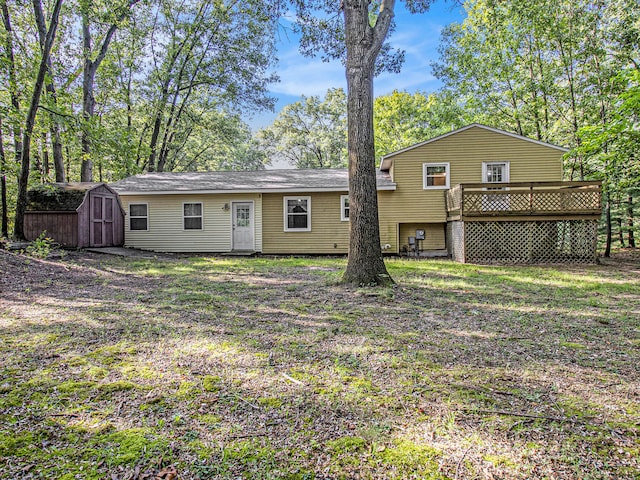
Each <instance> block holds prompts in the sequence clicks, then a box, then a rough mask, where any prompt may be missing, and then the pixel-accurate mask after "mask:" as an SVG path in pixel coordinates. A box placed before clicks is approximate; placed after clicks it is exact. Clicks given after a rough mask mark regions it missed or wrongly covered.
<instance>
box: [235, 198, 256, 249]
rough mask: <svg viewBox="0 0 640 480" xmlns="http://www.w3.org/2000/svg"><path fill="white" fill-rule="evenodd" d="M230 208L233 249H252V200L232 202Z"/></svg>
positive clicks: (253, 244)
mask: <svg viewBox="0 0 640 480" xmlns="http://www.w3.org/2000/svg"><path fill="white" fill-rule="evenodd" d="M231 210H232V215H233V218H232V222H233V224H232V229H233V234H232V242H233V245H232V248H233V250H254V249H255V242H254V228H253V202H233V203H232V208H231Z"/></svg>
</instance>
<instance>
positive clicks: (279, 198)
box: [262, 192, 349, 254]
mask: <svg viewBox="0 0 640 480" xmlns="http://www.w3.org/2000/svg"><path fill="white" fill-rule="evenodd" d="M346 193H347V192H326V193H324V192H320V193H298V194H296V193H286V194H284V193H265V194H264V195H263V198H262V217H263V218H262V220H263V221H262V225H263V235H264V243H263V249H262V251H263V253H267V254H311V253H321V254H345V253H347V252H348V251H349V222H343V221H342V220H340V195H346ZM284 197H300V198H302V197H310V198H311V231H309V232H306V231H300V232H291V231H289V232H285V231H284V200H283V198H284Z"/></svg>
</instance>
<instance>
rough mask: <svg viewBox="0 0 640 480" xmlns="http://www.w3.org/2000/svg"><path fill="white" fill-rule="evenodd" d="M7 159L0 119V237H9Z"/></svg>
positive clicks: (0, 119) (0, 120)
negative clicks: (0, 224)
mask: <svg viewBox="0 0 640 480" xmlns="http://www.w3.org/2000/svg"><path fill="white" fill-rule="evenodd" d="M6 168H7V159H6V158H5V156H4V136H3V135H2V118H0V197H1V201H2V230H1V231H0V235H2V237H4V238H6V237H8V236H9V214H8V212H7V173H6Z"/></svg>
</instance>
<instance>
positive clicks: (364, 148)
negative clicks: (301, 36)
mask: <svg viewBox="0 0 640 480" xmlns="http://www.w3.org/2000/svg"><path fill="white" fill-rule="evenodd" d="M343 5H344V7H343V8H344V17H345V36H346V45H347V67H346V75H347V91H348V93H347V130H348V138H347V148H348V152H349V208H350V210H351V214H350V215H349V218H350V221H351V232H350V238H349V259H348V263H347V269H346V271H345V273H344V276H343V281H344V282H345V283H350V284H354V285H388V284H391V283H393V280H392V279H391V277H390V276H389V274H388V273H387V268H386V266H385V264H384V259H383V257H382V250H381V248H380V225H379V222H378V191H377V186H376V171H375V148H374V138H373V74H374V67H375V61H376V58H377V56H378V53H379V52H380V48H381V47H382V43H383V42H384V39H385V37H386V35H387V32H388V29H389V25H390V23H391V19H392V18H393V6H394V2H393V1H390V2H388V1H385V2H382V7H381V12H380V15H379V16H378V18H377V21H376V25H375V26H374V27H371V26H370V24H369V10H368V5H369V2H368V1H364V0H346V1H345V2H343Z"/></svg>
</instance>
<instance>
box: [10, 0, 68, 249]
mask: <svg viewBox="0 0 640 480" xmlns="http://www.w3.org/2000/svg"><path fill="white" fill-rule="evenodd" d="M62 1H63V0H56V2H55V4H54V7H53V12H52V13H51V20H50V21H49V28H48V30H47V35H46V37H45V42H44V48H43V49H42V58H41V59H40V66H39V68H38V74H37V76H36V79H35V83H34V86H33V93H32V95H31V103H30V104H29V111H28V112H27V117H26V120H25V124H24V130H23V134H22V158H21V162H20V175H19V177H18V200H17V202H16V219H15V224H14V230H13V234H14V236H15V237H16V239H17V240H24V239H25V236H24V213H25V210H26V207H27V186H28V183H29V169H30V167H31V135H32V134H33V129H34V127H35V123H36V114H37V113H38V106H39V103H40V96H41V95H42V89H43V87H44V81H45V75H46V73H47V64H48V62H49V56H50V55H51V49H52V48H53V42H54V41H55V38H56V31H57V29H58V19H59V17H60V8H61V7H62Z"/></svg>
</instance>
